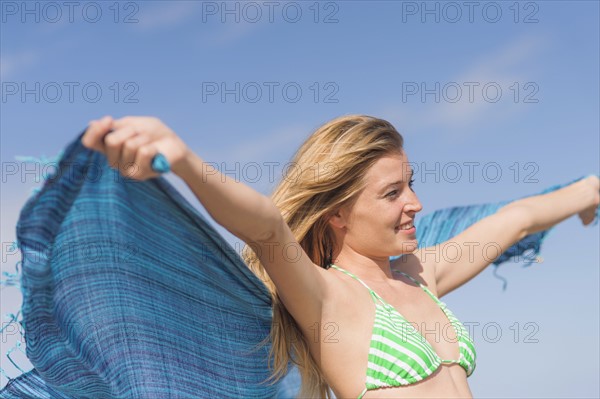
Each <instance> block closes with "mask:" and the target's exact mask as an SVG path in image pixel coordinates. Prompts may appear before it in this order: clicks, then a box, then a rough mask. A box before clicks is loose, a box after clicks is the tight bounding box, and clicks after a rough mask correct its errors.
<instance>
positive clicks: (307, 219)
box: [242, 115, 404, 398]
mask: <svg viewBox="0 0 600 399" xmlns="http://www.w3.org/2000/svg"><path fill="white" fill-rule="evenodd" d="M403 143H404V140H403V138H402V136H401V135H400V133H398V132H397V131H396V129H395V128H394V127H393V126H392V124H390V123H389V122H387V121H385V120H383V119H378V118H375V117H371V116H367V115H344V116H341V117H338V118H335V119H333V120H331V121H329V122H327V123H325V124H324V125H322V126H320V127H319V128H318V129H317V130H316V131H315V132H314V133H313V134H311V135H310V136H309V137H308V138H307V139H306V141H305V142H304V143H303V144H302V145H301V146H300V148H299V149H298V151H297V152H296V154H295V155H294V156H293V160H292V163H291V165H293V166H294V167H293V173H290V174H289V175H288V176H287V177H285V178H283V179H282V180H281V182H280V183H279V185H278V186H277V187H276V188H275V190H274V192H273V194H272V195H271V198H272V200H273V202H274V203H275V205H276V206H277V207H278V209H279V210H280V211H281V214H282V215H283V218H284V220H285V221H286V223H287V224H288V226H289V227H290V229H291V231H292V232H293V234H294V236H295V238H296V240H297V241H298V243H299V244H300V245H301V246H302V248H303V250H304V251H305V252H306V253H307V255H308V256H309V257H310V259H311V260H312V261H313V262H314V263H315V264H317V265H320V266H321V267H323V268H325V269H327V268H328V266H329V265H330V264H331V263H332V262H333V260H332V256H333V248H335V244H336V243H335V236H334V234H333V231H331V229H330V227H329V224H328V219H329V216H331V215H332V214H334V213H335V212H336V211H337V210H338V209H339V208H341V207H343V206H345V205H350V206H352V204H353V203H354V201H355V200H356V198H357V197H358V194H360V192H361V191H362V190H363V188H364V184H365V181H364V175H365V173H366V171H367V170H368V169H369V168H370V167H371V166H372V165H373V164H374V163H375V162H376V161H377V160H378V159H380V158H381V157H383V156H386V155H390V154H394V153H399V152H402V151H403ZM291 175H293V178H292V177H290V176H291ZM242 258H243V259H244V261H245V262H246V264H247V265H248V267H249V268H250V269H251V270H252V271H253V272H254V273H255V274H256V275H257V276H258V277H259V278H260V279H261V280H262V281H263V282H264V284H265V285H266V287H267V288H268V290H269V291H270V293H271V297H272V305H273V320H272V325H271V333H270V337H268V338H270V340H271V342H272V346H271V350H270V353H269V359H270V361H269V363H271V360H272V361H273V362H274V365H273V372H272V374H271V376H270V378H269V379H272V380H274V382H276V381H277V380H279V379H280V378H282V377H284V376H285V375H286V374H287V371H288V363H289V362H293V363H295V364H296V365H297V366H298V371H299V372H300V376H301V379H302V384H301V387H300V393H299V397H302V398H305V397H307V398H331V394H330V391H329V385H328V384H327V382H326V380H325V378H324V376H323V374H322V372H321V370H320V369H319V367H318V365H317V363H316V362H315V360H314V359H313V357H312V356H311V354H310V352H309V346H308V343H307V341H306V339H305V338H304V336H303V334H302V332H301V330H300V328H299V327H298V325H297V324H296V321H295V320H294V318H293V317H292V316H291V315H290V313H289V312H288V311H287V309H286V308H285V306H284V305H283V303H282V302H281V300H280V298H279V296H278V294H277V290H276V287H275V285H274V284H273V281H272V280H271V279H270V278H269V275H268V274H267V272H266V270H265V268H264V267H263V265H262V264H261V263H260V261H259V259H258V257H257V256H256V254H255V253H254V251H253V250H252V248H251V247H250V246H249V245H245V246H244V248H243V249H242Z"/></svg>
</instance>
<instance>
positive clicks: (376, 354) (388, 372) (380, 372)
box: [331, 264, 476, 399]
mask: <svg viewBox="0 0 600 399" xmlns="http://www.w3.org/2000/svg"><path fill="white" fill-rule="evenodd" d="M331 267H332V268H334V269H336V270H339V271H341V272H343V273H346V274H347V275H349V276H351V277H352V278H354V279H356V280H358V281H359V282H360V283H361V284H362V285H364V286H365V287H366V288H367V289H368V290H369V292H370V293H371V297H372V298H373V301H374V302H375V322H374V325H373V333H372V337H371V346H370V349H369V360H368V362H369V363H368V367H367V379H366V384H365V385H366V387H365V389H364V390H363V392H361V394H360V395H359V399H360V398H362V397H363V395H364V394H365V393H366V392H367V391H369V390H372V389H379V388H387V387H397V386H402V385H410V384H413V383H415V382H418V381H421V380H423V379H425V378H427V377H428V376H430V375H431V374H432V373H433V372H435V371H436V370H437V369H438V367H439V366H440V364H442V363H458V364H459V365H460V366H462V367H463V368H464V369H465V371H466V372H467V377H469V376H470V375H471V374H473V371H474V370H475V359H476V352H475V345H474V343H473V340H472V339H471V337H470V336H469V333H468V332H467V330H466V328H465V327H464V325H463V324H462V323H461V322H460V321H459V320H458V319H457V318H456V316H454V314H453V313H452V312H451V311H450V309H448V308H447V306H446V304H445V303H444V302H441V301H440V300H439V299H438V298H437V297H436V296H435V295H434V294H433V293H432V292H431V291H429V289H428V288H427V287H426V286H424V285H423V284H421V283H420V282H419V281H417V280H415V279H414V278H413V277H411V276H409V275H408V274H406V273H403V272H399V273H401V274H403V275H404V276H406V277H408V278H409V279H411V280H412V281H413V282H415V283H416V284H418V285H419V286H420V287H421V288H422V289H423V290H424V291H425V292H427V294H429V296H430V297H431V298H432V299H433V300H434V301H435V302H436V303H437V304H438V306H439V307H440V308H441V309H442V311H443V312H444V314H445V315H446V317H447V318H448V321H449V322H450V324H451V325H452V326H453V328H454V331H455V333H456V340H457V342H458V348H459V353H460V356H459V359H457V360H446V359H442V358H440V357H439V356H438V354H437V353H436V352H435V351H434V349H433V347H432V346H431V344H430V343H429V342H427V340H426V339H425V337H424V336H423V335H421V333H419V332H418V331H417V330H416V329H415V328H414V326H413V325H412V324H411V323H410V322H409V321H408V320H406V318H404V317H403V316H402V315H401V314H400V313H399V312H398V311H397V310H396V309H395V308H394V307H393V306H392V305H390V304H389V303H387V302H386V301H385V300H383V298H382V297H381V296H379V295H378V294H377V293H376V292H375V291H373V290H372V289H371V288H369V286H368V285H367V284H365V283H364V282H363V281H362V280H361V279H359V278H358V277H356V276H355V275H354V274H352V273H350V272H349V271H347V270H344V269H342V268H341V267H339V266H336V265H333V264H332V265H331ZM378 301H379V302H378ZM442 330H443V331H445V329H442Z"/></svg>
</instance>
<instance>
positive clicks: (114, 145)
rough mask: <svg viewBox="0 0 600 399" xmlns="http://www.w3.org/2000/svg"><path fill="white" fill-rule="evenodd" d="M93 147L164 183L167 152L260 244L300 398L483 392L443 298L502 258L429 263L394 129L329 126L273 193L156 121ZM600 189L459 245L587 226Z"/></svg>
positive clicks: (536, 205) (468, 343)
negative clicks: (221, 168) (217, 165)
mask: <svg viewBox="0 0 600 399" xmlns="http://www.w3.org/2000/svg"><path fill="white" fill-rule="evenodd" d="M109 132H110V134H108V133H109ZM82 143H83V144H84V145H85V146H86V147H88V148H92V149H95V150H97V151H101V152H103V153H104V154H105V155H106V156H107V159H108V162H109V163H110V164H111V165H115V167H117V168H119V169H120V170H121V172H122V173H123V174H126V175H127V176H129V177H130V178H133V179H136V180H145V179H149V178H152V177H156V176H158V174H157V173H155V172H154V171H153V170H152V169H151V168H150V164H151V161H152V159H153V158H154V156H155V155H156V154H157V153H159V152H160V153H161V154H163V155H164V156H165V157H166V158H167V160H168V162H169V163H170V165H171V170H172V171H173V172H174V173H175V174H177V175H178V176H179V177H181V178H182V179H183V180H184V181H185V182H186V183H187V185H188V186H189V187H190V188H191V189H192V191H193V192H194V193H195V195H196V196H197V197H198V199H199V200H200V202H201V203H202V205H203V206H204V207H205V208H206V209H207V211H208V212H209V214H210V215H211V216H212V217H213V218H214V219H215V220H216V221H217V222H218V223H219V224H221V225H222V226H223V227H225V228H226V229H227V230H228V231H230V232H231V233H232V234H234V235H235V236H237V237H239V238H240V239H242V240H243V241H244V242H246V243H247V244H248V246H247V247H245V248H244V251H243V257H244V260H245V261H246V263H247V265H248V266H249V267H250V268H251V270H252V271H253V272H254V273H255V274H256V275H258V276H259V277H260V278H261V280H262V281H263V282H264V283H265V284H266V286H267V287H268V288H269V290H270V292H271V294H272V299H273V319H272V329H271V337H270V338H271V340H272V360H273V379H278V378H281V377H282V376H284V375H285V374H286V372H287V367H288V364H289V362H290V361H292V362H294V363H295V364H297V366H298V370H299V372H300V375H301V377H302V384H301V391H300V395H299V396H300V397H309V398H325V397H330V396H331V391H332V392H333V393H334V394H335V396H336V397H338V398H383V397H385V398H392V397H398V398H402V397H406V398H408V397H411V398H414V397H461V398H464V397H471V396H472V394H471V391H470V389H469V384H468V382H467V377H468V376H469V375H471V373H473V371H474V370H475V367H476V348H475V346H474V343H473V340H472V338H471V337H470V336H469V334H468V332H467V331H466V329H465V328H464V326H463V325H462V323H460V321H459V320H458V319H457V318H456V317H455V316H454V315H453V313H452V312H451V311H450V309H448V308H447V307H446V306H445V305H444V304H443V303H442V302H441V301H440V300H439V298H441V297H443V296H444V295H446V294H448V293H449V292H451V291H453V290H455V289H457V288H459V287H460V286H462V285H463V284H464V283H466V282H467V281H469V280H470V279H472V278H473V277H475V276H476V275H477V274H479V273H480V272H481V271H482V270H484V269H485V268H486V267H487V266H488V265H489V264H490V263H491V261H492V260H491V259H486V258H484V257H483V255H482V254H480V255H477V253H475V257H474V258H471V259H467V257H466V256H465V257H463V258H460V259H452V263H450V262H446V261H445V260H444V259H443V258H440V257H439V256H437V257H436V256H429V257H425V256H422V255H421V254H422V253H431V252H432V250H433V251H435V248H425V249H423V248H418V242H417V240H416V231H415V227H414V226H413V224H414V222H415V218H418V217H419V215H418V214H419V212H420V211H421V210H422V205H421V202H420V201H419V198H418V196H417V194H416V193H415V192H414V190H413V188H412V183H411V171H410V168H409V158H408V154H406V152H405V151H404V149H403V138H402V136H401V135H400V134H399V133H398V132H397V131H396V129H395V128H394V127H393V126H392V125H391V124H390V123H389V122H387V121H385V120H382V119H378V118H375V117H371V116H366V115H345V116H341V117H339V118H336V119H334V120H331V121H329V122H327V123H325V124H324V125H323V126H321V127H319V128H318V129H317V130H316V131H315V132H314V133H313V134H312V135H311V136H310V137H308V139H307V140H306V141H305V142H304V143H303V144H302V146H301V147H300V148H299V149H298V151H297V153H296V154H295V156H294V158H293V159H292V162H293V163H294V165H296V168H295V171H294V172H295V176H294V179H282V181H281V183H280V184H279V186H278V187H277V188H276V189H275V191H274V193H273V194H272V196H271V197H267V196H265V195H263V194H261V193H258V192H256V191H254V190H253V189H251V188H250V187H248V186H246V185H244V184H243V183H240V182H237V181H235V180H233V179H230V178H228V177H226V176H224V175H221V174H220V173H215V171H214V170H212V168H211V167H209V166H208V165H207V164H205V163H204V162H203V160H202V159H201V158H200V157H199V156H198V155H196V154H194V153H193V152H192V151H191V150H190V149H189V148H188V147H187V146H186V144H185V143H184V142H183V141H182V140H181V139H180V138H179V137H178V136H177V135H176V134H175V133H174V132H173V131H172V130H171V129H169V128H168V127H167V126H165V125H164V124H163V123H162V122H161V121H160V120H158V119H156V118H151V117H124V118H120V119H116V120H113V119H112V118H111V117H109V116H107V117H105V118H103V119H101V120H98V121H92V122H91V123H90V128H89V129H88V130H87V132H86V133H85V135H84V136H83V138H82ZM209 171H210V173H208V172H209ZM598 192H599V180H598V178H597V177H596V176H590V177H588V178H585V179H582V180H580V181H578V182H576V183H573V184H571V185H569V186H567V187H564V188H562V189H560V190H557V191H555V192H552V193H548V194H545V195H539V196H534V197H530V198H525V199H522V200H518V201H514V202H512V203H510V204H509V205H507V206H505V207H503V208H501V209H500V210H499V211H498V212H496V213H495V214H493V215H491V216H488V217H486V218H485V219H482V220H481V221H479V222H478V223H476V224H474V225H473V226H471V227H470V228H468V229H466V230H464V231H463V232H462V233H460V234H459V235H458V236H456V237H454V238H453V239H452V240H453V242H454V243H455V244H456V245H460V246H465V245H466V243H469V242H474V241H476V242H480V243H484V242H494V243H496V244H497V245H499V246H500V247H501V248H503V249H507V248H509V247H510V246H511V245H513V244H514V243H516V242H518V241H519V240H521V239H522V238H523V237H525V236H527V235H529V234H533V233H536V232H539V231H542V230H545V229H548V228H549V227H551V226H553V225H555V224H557V223H559V222H561V221H562V220H565V219H566V218H568V217H570V216H572V215H575V214H578V215H579V217H580V218H581V220H582V222H583V224H589V223H591V222H592V221H593V219H594V216H595V211H596V207H597V206H598V203H599V195H598ZM465 249H466V248H465ZM462 253H463V254H467V253H469V251H468V250H465V251H462ZM400 254H403V256H402V257H401V258H398V259H396V260H393V261H390V257H393V256H396V255H400ZM436 258H437V259H438V262H433V260H434V259H436ZM435 325H441V326H442V331H444V332H445V333H444V334H443V336H442V337H435V338H436V339H432V338H431V337H430V338H429V339H425V336H424V335H423V334H421V331H422V329H426V330H427V331H432V330H434V328H433V326H435ZM446 327H448V328H446Z"/></svg>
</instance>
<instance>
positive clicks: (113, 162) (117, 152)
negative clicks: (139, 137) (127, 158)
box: [104, 126, 137, 170]
mask: <svg viewBox="0 0 600 399" xmlns="http://www.w3.org/2000/svg"><path fill="white" fill-rule="evenodd" d="M136 134H137V133H136V131H135V130H134V129H133V127H131V126H125V127H123V128H122V129H117V130H115V131H113V132H111V133H109V134H107V135H106V137H105V138H104V145H105V149H106V153H105V154H106V159H107V161H108V164H109V165H110V166H111V167H113V168H115V169H119V170H121V168H122V167H123V165H122V164H121V152H122V149H123V145H124V144H125V142H126V141H128V140H130V139H131V138H132V137H134V136H135V135H136Z"/></svg>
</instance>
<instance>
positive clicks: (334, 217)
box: [327, 209, 346, 229]
mask: <svg viewBox="0 0 600 399" xmlns="http://www.w3.org/2000/svg"><path fill="white" fill-rule="evenodd" d="M327 223H329V225H330V226H332V227H333V228H335V229H343V228H344V227H345V226H346V220H345V218H344V212H343V211H341V210H339V209H338V210H336V211H335V212H334V213H332V214H331V215H329V220H328V221H327Z"/></svg>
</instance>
